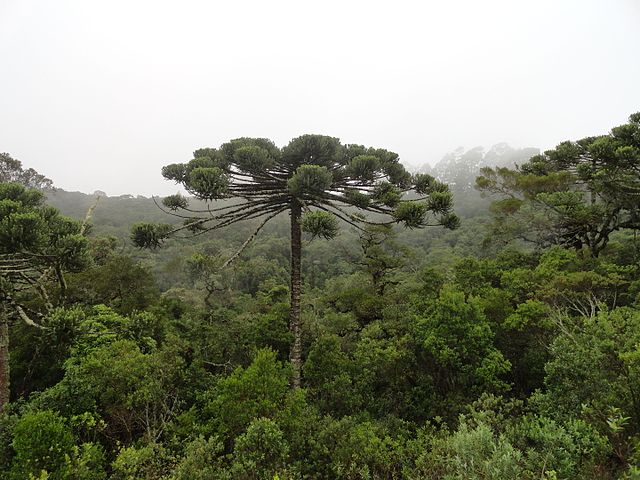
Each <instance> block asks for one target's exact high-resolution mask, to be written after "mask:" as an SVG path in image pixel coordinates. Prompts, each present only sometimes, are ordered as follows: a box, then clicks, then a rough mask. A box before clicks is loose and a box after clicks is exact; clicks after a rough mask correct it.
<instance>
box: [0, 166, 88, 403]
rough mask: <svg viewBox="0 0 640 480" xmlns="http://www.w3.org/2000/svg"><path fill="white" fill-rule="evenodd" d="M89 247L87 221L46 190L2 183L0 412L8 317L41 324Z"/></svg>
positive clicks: (5, 396) (4, 398)
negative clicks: (52, 200)
mask: <svg viewBox="0 0 640 480" xmlns="http://www.w3.org/2000/svg"><path fill="white" fill-rule="evenodd" d="M42 178H44V177H42ZM41 183H42V182H41V180H38V184H41ZM86 247H87V240H86V238H85V236H84V227H83V224H82V223H81V222H78V221H75V220H72V219H70V218H67V217H63V216H62V215H60V214H59V213H58V211H57V210H56V209H55V208H53V207H50V206H47V205H45V204H44V195H43V194H42V192H40V191H38V190H35V189H30V188H27V187H25V186H24V185H21V184H18V183H1V182H0V411H1V410H2V409H3V408H4V406H5V405H6V404H7V403H8V402H9V323H10V320H12V319H19V320H21V321H24V322H25V323H26V324H28V325H31V326H33V327H40V326H41V325H40V320H41V319H42V317H43V316H44V315H46V314H47V313H48V312H50V311H52V310H53V308H54V307H55V306H56V305H60V304H61V303H62V302H63V300H64V296H65V290H66V282H65V278H64V272H65V271H77V270H80V269H81V268H83V267H84V265H85V263H86V260H87V257H86V254H87V249H86ZM50 290H54V291H56V292H57V293H58V295H57V296H56V297H55V298H54V297H52V296H51V295H50V294H49V292H50Z"/></svg>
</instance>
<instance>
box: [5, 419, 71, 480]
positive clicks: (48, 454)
mask: <svg viewBox="0 0 640 480" xmlns="http://www.w3.org/2000/svg"><path fill="white" fill-rule="evenodd" d="M11 445H12V446H13V449H14V451H15V457H14V459H13V465H12V468H11V473H12V475H13V477H14V478H16V479H18V478H20V479H22V478H26V477H28V476H29V475H34V476H35V475H39V474H40V472H41V471H42V470H45V471H47V472H49V473H50V474H52V475H53V477H52V478H65V477H64V476H63V470H64V467H65V456H68V455H70V454H71V450H72V447H73V437H72V435H71V431H70V429H69V427H68V426H67V425H66V424H65V421H64V419H63V418H61V417H60V416H59V415H57V414H55V413H54V412H51V411H42V412H34V413H27V414H25V415H24V416H23V417H22V418H20V420H19V421H18V423H16V425H15V427H14V429H13V442H12V444H11Z"/></svg>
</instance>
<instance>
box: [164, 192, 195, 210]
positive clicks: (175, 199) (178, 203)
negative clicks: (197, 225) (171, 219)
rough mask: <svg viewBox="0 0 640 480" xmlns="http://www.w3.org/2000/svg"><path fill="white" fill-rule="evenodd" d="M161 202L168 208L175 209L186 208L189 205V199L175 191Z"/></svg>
mask: <svg viewBox="0 0 640 480" xmlns="http://www.w3.org/2000/svg"><path fill="white" fill-rule="evenodd" d="M162 204H163V205H164V206H165V207H167V208H168V209H169V210H173V211H176V210H179V209H184V208H187V207H188V206H189V200H188V199H187V198H186V197H184V196H182V195H180V194H179V193H177V194H175V195H169V196H168V197H165V198H163V199H162Z"/></svg>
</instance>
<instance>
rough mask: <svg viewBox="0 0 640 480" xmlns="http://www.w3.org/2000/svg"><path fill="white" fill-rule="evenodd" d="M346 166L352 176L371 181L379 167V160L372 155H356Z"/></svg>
mask: <svg viewBox="0 0 640 480" xmlns="http://www.w3.org/2000/svg"><path fill="white" fill-rule="evenodd" d="M348 168H349V173H350V175H351V176H352V177H355V178H359V179H361V180H364V181H366V182H373V180H374V179H375V176H376V172H377V171H378V169H379V168H380V161H379V160H378V158H377V157H375V156H373V155H358V156H357V157H355V158H354V159H353V160H351V163H350V164H349V167H348Z"/></svg>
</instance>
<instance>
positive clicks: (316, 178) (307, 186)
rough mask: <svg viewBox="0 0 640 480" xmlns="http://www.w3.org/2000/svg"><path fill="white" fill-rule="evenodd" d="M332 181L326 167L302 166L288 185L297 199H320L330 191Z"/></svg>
mask: <svg viewBox="0 0 640 480" xmlns="http://www.w3.org/2000/svg"><path fill="white" fill-rule="evenodd" d="M332 179H333V178H332V176H331V173H330V172H329V170H327V168H326V167H321V166H319V165H302V166H301V167H299V168H298V170H296V173H295V175H293V177H291V178H290V179H289V181H288V182H287V185H288V188H289V192H290V193H291V194H292V195H295V196H296V197H307V196H308V197H319V196H322V194H323V193H324V192H325V191H326V190H328V189H329V187H330V186H331V182H332Z"/></svg>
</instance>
